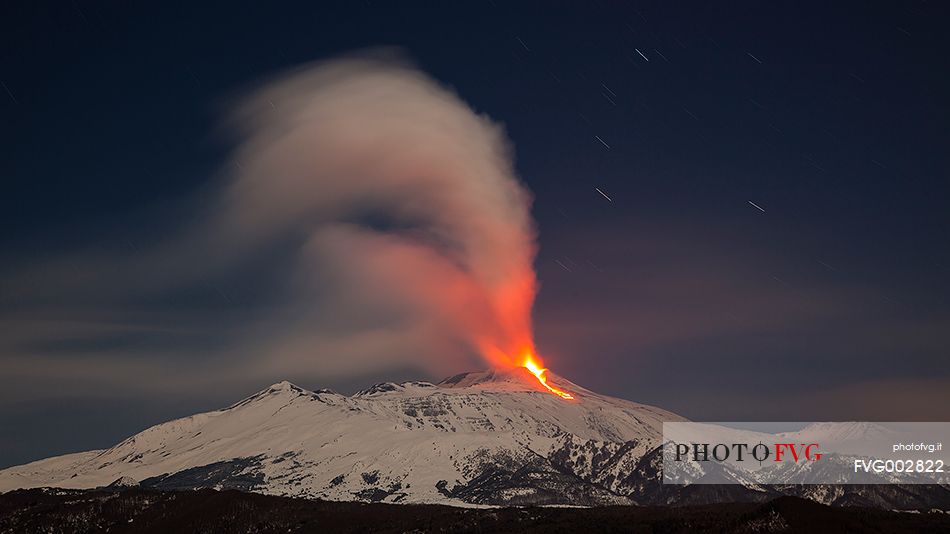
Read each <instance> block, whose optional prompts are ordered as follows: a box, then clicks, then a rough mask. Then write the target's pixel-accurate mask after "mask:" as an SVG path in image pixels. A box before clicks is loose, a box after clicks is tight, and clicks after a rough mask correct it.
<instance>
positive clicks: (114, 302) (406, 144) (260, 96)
mask: <svg viewBox="0 0 950 534" xmlns="http://www.w3.org/2000/svg"><path fill="white" fill-rule="evenodd" d="M225 130H226V132H227V133H228V134H229V135H234V136H236V148H235V150H234V153H233V155H232V160H231V161H230V163H229V164H227V165H226V166H225V172H224V173H223V174H224V176H223V178H222V181H220V182H219V183H218V184H217V186H216V187H215V188H214V189H213V191H212V192H211V193H206V195H207V196H206V197H205V198H203V199H202V201H201V202H200V203H199V204H201V205H202V206H203V209H202V210H201V212H200V213H194V212H192V213H191V214H190V215H185V216H180V214H179V216H178V217H176V219H177V220H178V222H177V223H176V224H177V229H175V230H169V232H168V233H167V234H166V237H165V238H163V239H154V240H151V241H150V242H147V243H142V244H141V245H139V246H136V247H134V248H133V249H132V250H124V251H121V252H111V253H102V252H101V251H100V252H93V251H91V250H92V249H90V250H87V251H85V252H82V253H74V254H69V255H66V256H60V257H55V258H53V259H52V260H51V261H48V262H45V263H43V264H35V263H34V264H31V265H28V266H26V268H24V269H22V270H21V271H20V272H19V273H13V274H11V273H6V274H5V275H4V277H3V278H4V282H5V284H4V285H5V288H4V289H5V297H4V298H5V299H7V304H10V305H11V306H10V307H9V309H10V310H14V313H15V315H13V316H12V317H13V318H14V319H15V320H16V321H18V322H23V321H24V320H26V321H27V322H30V321H32V318H36V321H32V322H30V324H26V325H21V326H20V327H19V328H18V330H19V331H20V332H21V333H23V335H22V336H18V338H17V339H16V341H15V342H14V341H11V340H12V339H13V338H11V340H7V343H6V345H7V347H8V348H9V350H6V351H5V353H6V354H7V359H8V360H9V361H7V362H6V365H7V368H15V369H23V372H24V373H27V374H28V373H29V371H28V370H29V369H46V370H43V371H42V372H43V373H48V371H47V370H48V369H53V370H55V369H57V368H60V367H61V366H58V364H56V365H47V364H49V363H51V362H52V361H60V360H61V359H62V357H63V351H62V349H63V348H64V347H79V349H76V350H78V353H76V350H74V351H73V353H71V354H70V355H69V359H70V362H71V365H70V366H68V367H69V368H70V369H77V368H79V369H82V368H83V366H82V365H81V364H79V365H78V366H77V363H78V362H79V361H82V359H85V360H87V361H92V362H96V363H95V365H93V366H91V367H94V368H95V369H94V370H91V371H89V373H88V374H89V376H90V377H101V378H102V379H103V380H106V377H107V376H108V373H109V372H111V371H115V370H118V369H126V368H127V367H128V366H132V367H133V368H132V369H129V373H133V372H138V373H144V374H147V375H149V376H151V377H153V378H154V379H155V380H156V381H157V382H160V381H162V380H167V381H170V382H174V383H177V384H182V382H183V381H187V380H191V379H196V378H195V377H199V376H204V375H203V374H202V373H201V372H200V371H202V366H206V367H208V368H213V369H214V376H215V380H225V379H226V377H225V376H222V375H226V374H231V375H233V377H234V378H235V380H245V381H251V377H253V382H254V383H259V382H260V381H262V380H265V379H270V378H285V377H286V378H296V379H305V380H306V379H308V378H312V379H313V380H314V381H315V382H318V383H319V381H323V380H325V379H326V378H327V377H331V376H337V377H342V376H352V375H356V374H366V373H369V374H372V373H374V372H382V371H383V370H384V369H390V370H391V369H398V368H403V369H408V368H423V369H426V370H428V371H429V372H430V374H431V375H432V376H433V377H438V376H439V375H442V376H444V373H449V372H456V371H459V370H464V369H467V368H471V366H472V365H473V364H474V363H475V362H474V361H471V360H472V359H473V358H475V356H476V355H478V356H481V357H482V358H483V359H486V360H488V362H487V363H488V364H490V365H494V366H502V365H510V364H512V363H515V362H514V361H513V360H512V358H514V357H516V356H517V355H518V354H521V353H523V351H524V350H529V349H531V348H532V333H531V307H532V303H533V300H534V296H535V286H536V281H535V274H534V271H533V268H532V262H533V259H534V255H535V232H534V228H533V223H532V220H531V217H530V213H529V208H530V196H529V194H528V192H527V191H526V190H525V189H524V187H523V186H522V185H521V184H520V183H519V181H518V179H517V178H516V176H515V174H514V172H513V169H512V160H511V152H510V147H509V146H508V143H507V140H506V138H505V135H504V132H503V130H502V128H501V127H500V126H499V125H498V124H496V123H494V122H492V121H491V120H490V119H488V118H487V117H485V116H482V115H479V114H477V113H475V112H473V111H472V110H471V109H470V108H469V107H468V106H467V105H466V104H465V103H464V102H463V101H462V100H461V99H460V98H459V97H458V96H456V95H455V94H454V93H452V92H451V91H449V90H447V89H445V88H443V87H440V86H439V85H438V84H437V83H436V82H434V81H433V80H432V79H430V78H429V77H427V76H426V75H425V74H423V73H421V72H420V71H418V70H417V69H415V68H413V67H411V66H409V65H408V64H406V63H404V62H401V61H396V60H393V59H391V58H382V57H380V56H378V55H377V56H373V57H367V56H360V57H350V58H343V59H338V60H334V61H328V62H322V63H316V64H312V65H308V66H305V67H303V68H300V69H297V70H295V71H293V72H290V73H286V74H284V75H282V76H279V77H277V78H276V79H273V80H271V81H269V82H268V83H265V84H263V85H262V86H261V87H259V88H258V89H256V90H254V91H252V92H251V93H249V94H248V96H246V97H245V98H243V99H241V100H239V101H238V103H237V104H236V105H235V106H233V108H232V113H231V114H230V115H229V116H228V120H227V121H226V123H225ZM192 204H195V202H192ZM166 219H167V218H166ZM165 222H167V220H166V221H165ZM261 273H266V274H261ZM258 275H260V276H258ZM209 287H213V288H216V289H217V288H221V287H223V288H224V290H222V291H220V293H221V294H222V296H223V297H225V298H226V299H227V301H228V304H232V303H233V304H234V306H230V307H229V306H225V308H226V309H225V310H224V311H219V310H217V309H206V308H203V307H202V306H200V305H199V306H193V305H191V304H188V303H190V302H192V300H189V299H191V295H192V293H195V292H196V291H198V290H203V289H207V288H209ZM173 296H174V297H173ZM166 301H174V302H177V304H176V303H172V304H168V305H165V304H163V303H165V302H166ZM232 301H233V302H232ZM156 302H157V303H158V305H157V306H156V305H155V303H156ZM181 302H185V303H186V304H181ZM235 309H237V310H238V311H237V312H235V311H234V310H235ZM9 319H10V317H8V318H7V320H9ZM77 320H79V321H81V322H84V321H88V322H89V326H88V328H86V327H85V326H81V325H80V326H77V324H76V323H75V321H77ZM54 321H55V324H62V322H63V321H69V322H70V323H71V327H70V334H69V336H67V337H66V338H59V339H57V334H56V332H59V331H61V330H55V329H54V328H53V327H52V326H51V325H53V324H54ZM130 322H131V323H132V324H129V323H130ZM189 328H192V329H194V330H195V332H184V333H182V329H185V330H187V329H189ZM29 332H43V334H42V335H39V337H37V335H34V334H29ZM23 336H26V337H23ZM202 336H204V337H205V338H210V339H202ZM20 337H23V338H22V339H20ZM178 339H183V340H184V341H185V342H186V345H188V344H190V345H188V346H182V345H181V344H179V343H177V342H176V340H178ZM77 340H78V342H77ZM143 340H144V341H143ZM155 340H158V341H155ZM153 341H154V342H153ZM13 345H15V346H13ZM50 346H55V347H56V350H50ZM24 347H26V349H25V348H24ZM21 355H22V357H21ZM185 355H187V356H185ZM51 358H52V359H51ZM57 358H59V360H57ZM77 358H79V359H78V360H77ZM110 358H114V360H113V361H112V363H110V362H109V359H110ZM475 359H477V358H475ZM169 361H174V362H175V365H174V366H169V365H167V362H169ZM185 362H186V363H185ZM222 362H227V365H225V366H222V365H221V363H222ZM482 365H484V363H482ZM135 369H138V371H135ZM100 370H102V372H101V373H100ZM191 371H198V372H191ZM38 372H39V371H38ZM116 372H118V371H116ZM163 373H164V375H163ZM43 376H47V375H45V374H44V375H43ZM189 377H191V378H189ZM70 378H76V379H78V380H82V379H83V378H82V377H77V376H76V375H75V373H72V374H71V377H64V380H69V379H70Z"/></svg>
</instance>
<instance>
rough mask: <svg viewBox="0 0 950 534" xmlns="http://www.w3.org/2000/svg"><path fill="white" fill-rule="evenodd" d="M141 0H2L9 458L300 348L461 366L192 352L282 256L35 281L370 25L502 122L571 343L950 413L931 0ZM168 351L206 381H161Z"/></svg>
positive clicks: (373, 378) (316, 372)
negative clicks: (127, 290) (234, 111)
mask: <svg viewBox="0 0 950 534" xmlns="http://www.w3.org/2000/svg"><path fill="white" fill-rule="evenodd" d="M129 4H130V3H127V2H108V3H99V2H88V1H74V2H61V3H54V4H51V5H45V4H44V3H42V2H8V3H5V4H4V6H3V7H2V10H0V82H2V84H3V85H2V87H0V136H2V146H3V150H2V152H0V177H2V179H3V193H2V195H0V466H8V465H13V464H17V463H22V462H25V461H29V460H33V459H38V458H42V457H46V456H49V455H52V454H60V453H65V452H72V451H77V450H85V449H90V448H99V447H106V446H109V445H111V444H113V443H114V442H116V441H118V440H120V439H122V438H124V437H126V436H127V435H129V434H131V433H133V432H136V431H139V430H141V429H143V428H145V427H147V426H149V425H152V424H155V423H159V422H161V421H164V420H167V419H169V418H173V417H178V416H184V415H189V414H192V413H195V412H197V411H206V410H210V409H214V408H218V407H221V406H224V405H226V404H228V403H230V402H233V401H236V400H238V399H240V398H241V397H243V396H246V395H249V394H251V393H253V392H254V391H256V390H258V389H261V388H263V387H265V386H266V385H268V384H270V383H272V382H275V381H277V380H281V379H288V380H291V381H293V382H296V383H298V384H300V385H301V386H304V387H308V388H311V389H315V388H319V387H331V388H334V389H336V390H338V391H341V392H345V393H352V392H354V391H356V390H357V389H359V388H362V387H366V386H368V385H370V384H372V383H374V382H378V381H383V380H406V379H429V380H438V379H440V378H442V377H440V376H431V375H430V374H427V372H426V371H425V370H424V369H418V368H412V366H405V365H403V366H400V367H399V368H398V369H378V370H376V369H373V370H367V371H366V372H361V373H350V374H349V375H347V376H342V375H339V374H334V375H332V376H324V375H322V374H321V371H320V366H319V364H318V363H315V364H314V366H313V368H312V369H300V370H299V372H297V373H293V376H277V375H276V374H274V375H271V374H267V373H261V374H260V375H255V376H247V377H244V378H243V379H241V380H230V379H229V380H220V381H215V380H214V372H213V370H209V369H213V368H214V366H211V367H208V366H200V365H197V364H196V362H198V363H200V362H201V361H202V359H203V358H207V359H208V361H227V360H226V355H227V354H230V353H231V351H235V350H237V349H236V348H235V347H234V345H233V336H234V334H235V333H236V332H240V331H241V330H242V329H244V328H246V326H247V324H248V323H249V322H253V321H255V320H257V319H259V318H260V317H262V316H266V315H267V314H268V313H270V309H271V308H270V306H271V304H272V303H271V301H270V300H269V295H270V294H271V292H272V290H273V287H274V283H275V280H279V278H280V276H281V272H280V270H279V269H275V268H274V267H273V266H272V265H269V264H268V262H267V261H266V259H265V261H261V262H260V264H255V265H251V266H245V267H244V268H242V269H238V270H236V271H235V272H232V273H229V274H228V275H227V276H222V277H221V278H219V279H215V280H211V281H203V282H202V283H201V284H198V285H196V286H195V287H189V288H184V289H182V290H181V291H177V292H175V293H174V294H166V295H160V296H151V297H149V298H142V299H137V300H133V301H130V302H122V303H121V305H116V304H115V303H114V302H111V301H110V302H106V301H100V300H98V299H96V298H95V294H96V292H97V291H96V290H97V288H90V292H89V293H88V294H86V295H87V296H85V297H77V296H75V295H73V296H68V297H67V296H63V297H62V298H57V296H56V295H53V296H49V295H43V296H42V297H37V296H35V295H33V293H31V291H32V290H29V289H24V288H23V287H21V286H22V285H23V284H24V283H25V282H24V280H26V279H28V278H29V273H32V272H36V271H35V269H37V267H36V266H38V265H44V264H46V262H49V261H55V259H56V258H60V257H69V255H70V254H73V253H76V252H77V251H90V250H93V251H105V252H107V253H116V254H126V255H135V254H137V251H139V250H146V249H148V248H149V247H151V246H152V245H153V244H154V243H156V242H160V241H161V240H162V239H163V236H164V235H167V233H168V232H173V231H174V230H175V229H176V228H177V227H178V226H179V225H180V224H181V220H182V218H183V215H182V214H187V213H195V212H200V211H201V209H202V207H203V206H204V205H205V199H206V197H207V195H208V191H209V190H211V189H213V188H214V187H215V184H216V183H217V180H218V179H219V175H220V172H221V169H222V167H223V166H224V165H225V163H226V161H227V158H228V154H229V150H230V149H231V147H232V145H231V141H230V139H229V137H228V135H227V133H226V132H222V128H221V118H222V116H223V115H224V114H225V112H226V111H227V110H228V108H229V105H230V102H231V101H232V100H233V98H234V97H235V96H236V95H238V94H240V93H241V92H242V91H243V90H246V89H247V88H248V87H251V86H253V85H254V84H257V83H259V82H260V81H262V80H264V79H266V78H268V77H270V76H273V75H275V74H278V73H280V72H282V71H284V70H286V69H288V68H291V67H294V66H296V65H300V64H304V63H308V62H312V61H315V60H323V59H327V58H332V57H334V56H337V55H339V54H344V53H349V52H352V51H355V50H362V49H367V48H371V47H380V46H386V47H395V48H397V49H401V53H402V54H403V55H404V56H405V57H408V58H410V59H411V60H412V61H413V62H414V63H415V64H416V65H417V66H418V68H420V69H421V70H423V71H424V72H426V73H428V74H429V75H430V76H432V77H433V78H435V79H436V80H438V81H439V82H440V83H442V84H444V85H445V86H447V87H450V88H452V89H453V90H454V91H456V92H457V93H458V95H459V96H460V97H461V98H462V99H464V100H465V101H466V102H467V103H468V104H469V105H470V106H471V107H472V108H473V109H475V110H476V111H478V112H479V113H484V114H486V115H488V116H490V117H491V118H492V119H494V120H495V121H498V122H500V123H502V124H504V126H505V128H506V131H507V135H508V137H509V138H510V140H511V143H512V146H513V150H514V154H515V166H516V170H517V173H518V175H519V176H520V177H521V179H522V180H523V181H524V183H525V184H526V185H527V187H528V188H529V189H530V190H531V191H532V193H533V194H534V204H533V208H532V209H533V215H534V217H535V219H536V222H537V227H538V231H539V236H540V237H539V242H540V243H539V244H540V250H539V254H538V257H537V261H536V268H537V272H538V276H539V279H540V282H541V289H540V292H539V294H538V299H537V302H536V305H535V308H534V318H535V323H536V336H537V341H538V345H539V349H540V351H541V354H543V355H544V357H545V361H546V363H547V364H548V366H549V367H550V368H551V369H552V370H553V371H554V372H555V373H557V374H559V375H562V376H565V377H567V378H569V379H570V380H572V381H574V382H576V383H578V384H581V385H583V386H585V387H587V388H589V389H592V390H594V391H598V392H601V393H604V394H609V395H614V396H618V397H623V398H627V399H631V400H636V401H640V402H645V403H650V404H656V405H658V406H662V407H664V408H666V409H669V410H671V411H674V412H677V413H680V414H682V415H684V416H686V417H689V418H693V419H697V420H763V421H783V420H792V421H794V420H842V419H844V420H847V419H855V420H885V421H886V420H947V419H948V417H950V402H948V401H950V393H948V392H950V361H948V356H950V354H948V348H950V298H948V297H950V281H948V275H950V246H948V236H950V209H948V206H947V203H948V200H950V103H948V95H950V68H948V66H950V65H948V59H947V57H948V55H947V54H948V52H950V38H948V37H947V33H946V31H945V24H946V21H947V20H948V18H947V16H948V14H950V13H948V12H947V11H946V8H945V7H944V6H942V5H941V3H940V2H893V3H891V2H880V3H841V4H840V5H828V3H825V2H816V3H810V2H786V3H770V2H748V3H746V2H729V3H726V4H715V5H713V4H710V3H699V2H697V3H690V4H689V5H687V3H679V2H676V3H671V2H653V3H639V4H638V5H636V7H634V6H633V5H627V3H621V2H584V3H580V2H578V3H574V5H573V7H572V6H568V5H562V6H559V7H555V6H554V5H552V3H550V2H538V3H524V4H518V5H513V4H511V3H508V2H501V1H498V2H477V3H475V2H473V3H459V2H448V3H443V4H444V5H441V6H439V5H436V4H438V3H430V4H432V5H428V6H425V7H411V6H409V5H408V4H407V3H403V2H399V3H396V2H393V3H384V2H366V1H364V2H349V3H343V4H340V5H335V6H334V5H331V4H329V3H325V2H301V3H299V4H298V3H272V4H273V5H272V4H271V3H268V4H267V5H265V4H264V3H247V4H244V3H241V2H229V3H221V4H219V5H218V6H216V7H211V6H209V5H206V4H205V3H197V4H195V3H181V4H177V5H176V3H173V2H160V3H152V4H150V5H143V3H135V4H137V5H135V6H132V5H129ZM397 4H398V5H397ZM564 4H567V3H564ZM582 4H583V7H582ZM621 4H623V5H621ZM670 4H676V5H675V6H673V5H670ZM195 261H201V260H200V258H195ZM24 273H27V274H26V275H24ZM24 276H26V278H24ZM66 276H68V274H67V275H66ZM39 279H40V280H42V278H39ZM11 295H12V296H11ZM31 295H33V296H31ZM88 295H92V296H88ZM260 357H264V356H263V355H261V356H260ZM315 358H332V355H319V356H315ZM154 366H159V367H161V368H163V369H165V370H166V371H168V372H169V373H170V374H172V375H174V374H175V373H176V372H180V373H181V374H183V375H184V374H191V375H193V374H196V373H201V374H203V375H206V376H204V378H206V380H205V381H204V382H203V383H200V384H199V383H198V382H194V381H183V382H181V383H177V382H176V383H164V384H155V383H154V381H155V380H156V378H155V377H154V376H150V374H149V372H148V369H152V368H154ZM196 369H200V371H199V370H196ZM466 370H471V369H467V368H459V369H457V371H458V372H461V371H466ZM196 384H198V385H196ZM208 384H213V387H209V386H208Z"/></svg>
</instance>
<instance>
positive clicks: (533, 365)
mask: <svg viewBox="0 0 950 534" xmlns="http://www.w3.org/2000/svg"><path fill="white" fill-rule="evenodd" d="M541 365H542V364H541V361H540V360H539V359H538V357H537V356H535V355H533V354H531V353H530V352H529V353H527V354H525V356H524V362H522V364H521V366H522V367H524V368H525V369H527V370H529V371H531V374H533V375H534V376H535V377H536V378H537V379H538V382H540V383H541V385H542V386H544V387H546V388H548V391H550V392H551V393H554V394H555V395H557V396H558V397H561V398H562V399H566V400H574V395H571V394H570V393H568V392H566V391H564V390H561V389H558V388H556V387H554V386H552V385H550V384H548V378H547V377H546V376H544V375H545V373H547V372H548V370H547V369H545V368H544V367H542V366H541Z"/></svg>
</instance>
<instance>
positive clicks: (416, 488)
mask: <svg viewBox="0 0 950 534" xmlns="http://www.w3.org/2000/svg"><path fill="white" fill-rule="evenodd" d="M550 381H551V382H552V383H554V384H556V385H558V386H559V387H561V388H563V389H566V390H568V391H570V392H571V393H573V394H574V395H575V398H576V400H575V401H566V400H563V399H561V398H559V397H557V396H554V395H552V394H550V393H548V392H547V391H545V390H543V389H542V388H541V386H540V385H539V384H538V383H537V381H536V380H535V379H534V377H533V376H532V375H530V374H529V373H528V372H527V371H526V370H523V369H517V370H513V371H508V372H498V371H485V372H479V373H466V374H462V375H458V376H455V377H452V378H449V379H446V380H444V381H443V382H441V383H439V384H431V383H428V382H406V383H402V384H395V383H383V384H377V385H375V386H373V387H371V388H369V389H367V390H364V391H361V392H359V393H357V394H355V395H353V396H349V397H348V396H344V395H340V394H338V393H334V392H332V391H329V390H319V391H315V392H314V391H307V390H304V389H302V388H299V387H297V386H295V385H293V384H290V383H289V382H281V383H279V384H274V385H273V386H271V387H269V388H267V389H265V390H263V391H261V392H259V393H257V394H255V395H252V396H250V397H248V398H246V399H244V400H242V401H240V402H238V403H236V404H234V405H232V406H230V407H228V408H225V409H222V410H218V411H214V412H208V413H202V414H198V415H194V416H191V417H185V418H182V419H177V420H174V421H170V422H167V423H163V424H160V425H156V426H154V427H151V428H149V429H147V430H145V431H143V432H140V433H139V434H136V435H134V436H132V437H130V438H128V439H126V440H124V441H122V442H121V443H119V444H117V445H115V446H114V447H112V448H110V449H107V450H102V451H90V452H83V453H77V454H70V455H66V456H60V457H56V458H50V459H46V460H41V461H38V462H33V463H30V464H26V465H23V466H17V467H12V468H9V469H6V470H3V471H0V491H7V490H11V489H14V488H25V487H37V486H58V487H67V488H89V487H97V486H106V485H108V484H110V483H112V482H114V481H116V480H117V479H120V478H122V477H127V478H130V479H134V480H136V481H139V482H141V483H142V484H143V485H145V486H151V487H158V488H172V489H175V488H178V489H182V488H189V487H237V488H241V489H248V490H252V491H258V492H263V493H269V494H279V495H293V496H306V497H319V498H325V499H334V500H353V499H357V500H367V501H386V502H443V503H453V504H464V503H468V504H483V503H512V504H516V503H532V502H562V503H573V504H600V503H610V502H621V501H622V498H620V497H618V496H617V495H616V494H614V493H612V492H611V491H610V488H611V486H612V485H616V481H617V480H619V478H620V475H621V474H622V473H623V471H624V470H625V469H628V468H630V466H632V465H633V464H634V463H635V462H636V461H637V460H638V459H639V458H640V457H641V456H643V454H645V453H646V452H647V451H648V450H650V449H652V448H655V447H656V446H657V445H658V444H659V441H660V439H661V436H662V423H663V421H678V420H682V418H681V417H679V416H677V415H675V414H673V413H670V412H667V411H665V410H662V409H659V408H656V407H652V406H647V405H643V404H637V403H633V402H629V401H625V400H621V399H616V398H611V397H606V396H603V395H598V394H596V393H594V392H591V391H589V390H587V389H584V388H582V387H580V386H577V385H576V384H572V383H571V382H569V381H567V380H564V379H562V378H560V377H557V376H554V375H550Z"/></svg>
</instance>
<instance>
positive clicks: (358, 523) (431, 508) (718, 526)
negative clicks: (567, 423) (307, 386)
mask: <svg viewBox="0 0 950 534" xmlns="http://www.w3.org/2000/svg"><path fill="white" fill-rule="evenodd" d="M14 532H15V533H28V532H45V533H67V532H68V533H86V532H110V533H122V532H137V533H140V532H142V533H149V532H155V533H166V532H181V533H187V532H203V533H212V534H213V533H232V532H238V533H270V532H275V533H276V532H380V533H387V532H545V533H549V534H550V533H556V532H570V533H575V534H576V533H578V532H644V533H679V532H684V533H685V532H783V533H785V532H915V533H917V532H950V515H948V514H947V513H945V512H939V511H926V510H921V511H918V512H916V513H911V512H893V511H887V510H880V509H873V508H857V507H830V506H826V505H823V504H818V503H815V502H812V501H808V500H805V499H800V498H797V497H780V498H778V499H775V500H772V501H769V502H765V503H727V504H711V505H700V506H682V507H655V506H645V507H638V506H610V507H601V508H538V507H527V508H488V509H485V508H482V509H471V508H455V507H451V506H442V505H393V504H365V503H355V502H329V501H317V500H307V499H294V498H289V497H275V496H267V495H259V494H254V493H245V492H241V491H236V490H227V491H215V490H209V489H205V490H197V491H182V492H176V491H157V490H143V489H125V490H121V491H118V490H108V489H99V490H85V491H83V490H60V489H50V488H43V489H32V490H17V491H12V492H9V493H6V494H3V495H0V533H14Z"/></svg>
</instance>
